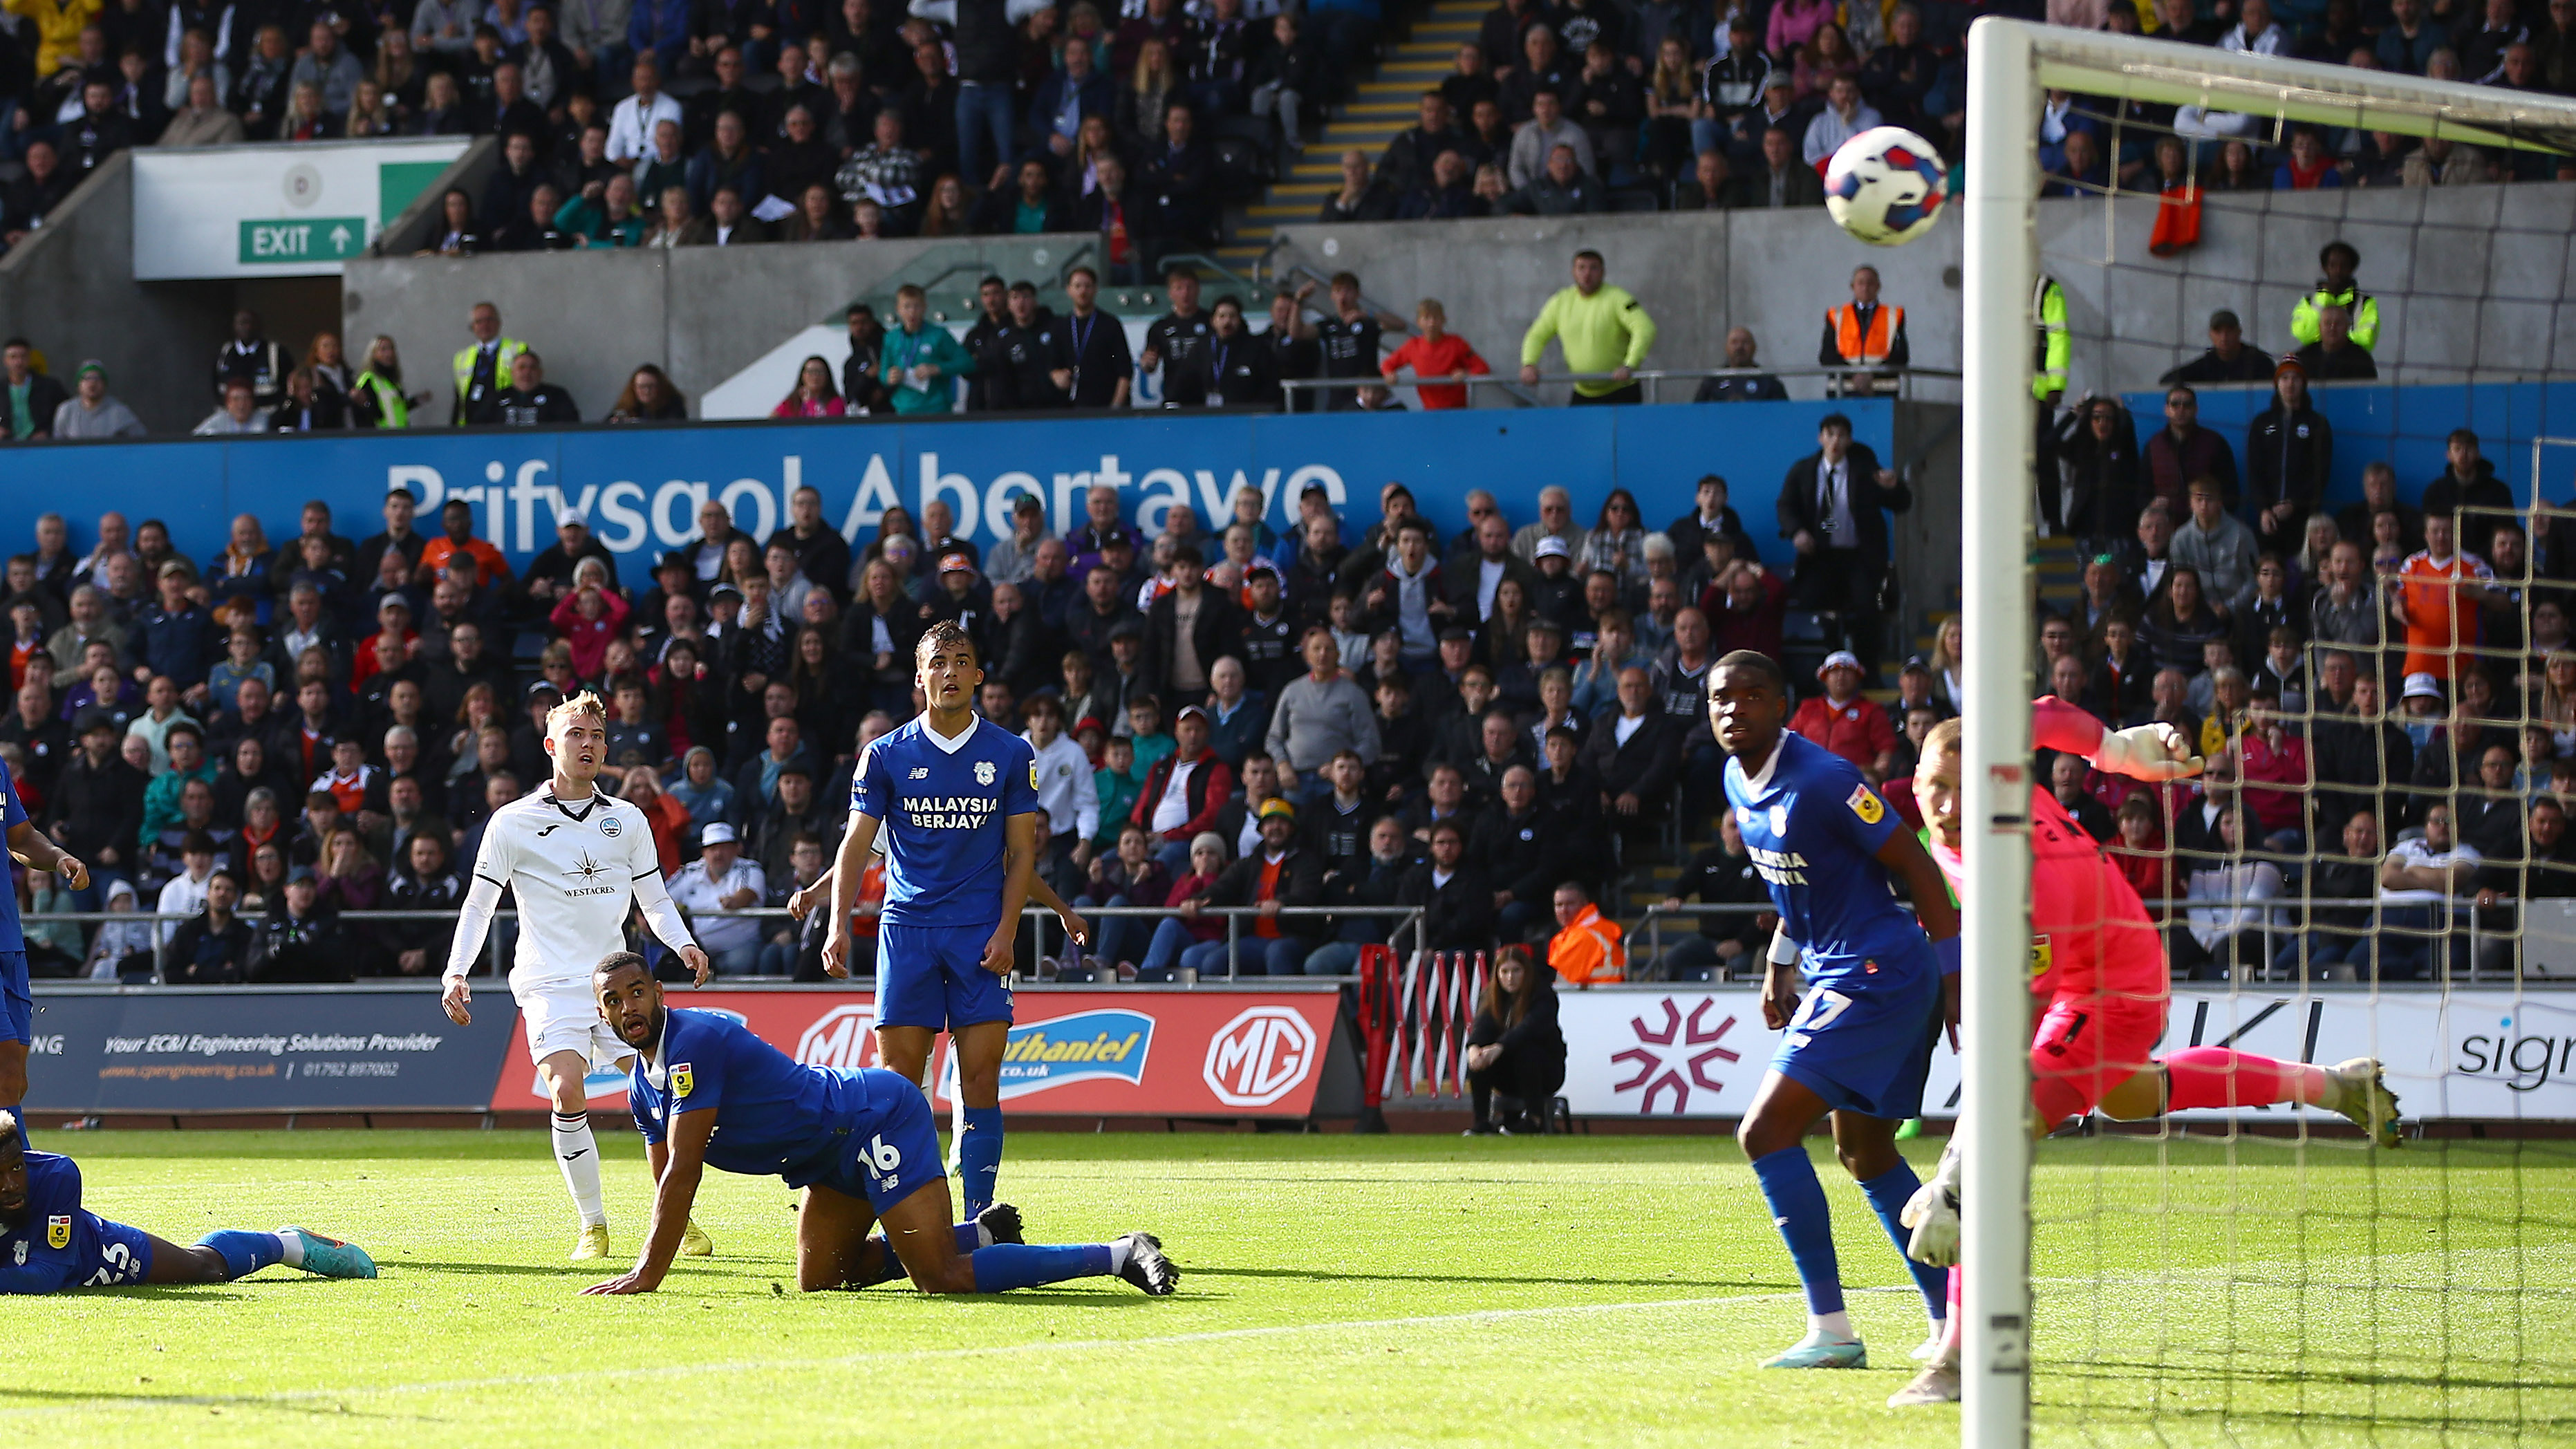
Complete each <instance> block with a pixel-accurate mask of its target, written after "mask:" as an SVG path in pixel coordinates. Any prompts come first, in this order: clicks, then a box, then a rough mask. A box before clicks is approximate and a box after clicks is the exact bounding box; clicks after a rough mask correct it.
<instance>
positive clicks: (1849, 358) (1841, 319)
mask: <svg viewBox="0 0 2576 1449" xmlns="http://www.w3.org/2000/svg"><path fill="white" fill-rule="evenodd" d="M1825 317H1826V319H1827V320H1829V321H1831V322H1832V323H1833V324H1834V347H1835V349H1836V350H1837V351H1839V352H1841V353H1842V355H1843V361H1845V362H1859V363H1873V362H1885V361H1886V360H1887V351H1888V348H1889V347H1890V346H1891V345H1893V344H1894V342H1895V340H1896V329H1897V328H1899V327H1902V326H1904V325H1905V309H1904V308H1902V307H1891V306H1889V305H1887V304H1886V303H1885V302H1881V303H1879V304H1878V306H1877V307H1876V308H1875V309H1874V310H1872V311H1871V313H1870V314H1869V330H1868V331H1866V332H1864V331H1862V330H1861V325H1860V308H1859V307H1857V306H1855V305H1854V304H1852V303H1850V302H1845V303H1844V304H1842V305H1841V306H1839V307H1836V308H1834V309H1833V310H1832V311H1830V312H1827V313H1826V314H1825Z"/></svg>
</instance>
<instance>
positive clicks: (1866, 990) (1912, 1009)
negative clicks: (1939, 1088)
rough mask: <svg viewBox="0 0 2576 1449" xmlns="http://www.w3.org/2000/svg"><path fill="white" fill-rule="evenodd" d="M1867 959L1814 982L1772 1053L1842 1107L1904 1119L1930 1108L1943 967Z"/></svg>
mask: <svg viewBox="0 0 2576 1449" xmlns="http://www.w3.org/2000/svg"><path fill="white" fill-rule="evenodd" d="M1871 964H1873V963H1870V962H1864V963H1862V964H1861V965H1860V966H1857V967H1852V968H1849V969H1837V970H1836V971H1835V972H1834V973H1833V974H1832V975H1831V976H1830V977H1828V978H1827V979H1826V980H1824V981H1822V982H1819V983H1818V984H1816V985H1814V986H1811V987H1809V988H1808V990H1807V994H1806V996H1805V997H1804V999H1802V1000H1800V1001H1799V1003H1798V1014H1797V1015H1796V1016H1795V1017H1792V1018H1791V1019H1790V1022H1789V1030H1788V1032H1787V1033H1786V1034H1785V1035H1783V1036H1782V1037H1781V1039H1780V1049H1779V1050H1778V1051H1777V1052H1775V1053H1773V1054H1772V1057H1771V1070H1773V1071H1775V1072H1778V1073H1779V1074H1780V1075H1782V1076H1784V1077H1787V1078H1788V1079H1789V1080H1791V1081H1793V1082H1796V1083H1798V1084H1799V1085H1800V1086H1803V1087H1805V1088H1807V1089H1808V1090H1809V1091H1812V1092H1814V1093H1815V1094H1816V1095H1817V1096H1819V1097H1822V1098H1824V1099H1825V1105H1827V1106H1829V1107H1831V1108H1833V1109H1834V1110H1835V1111H1837V1112H1857V1113H1859V1114H1861V1115H1862V1116H1864V1117H1888V1118H1897V1119H1903V1118H1906V1117H1912V1116H1916V1115H1919V1114H1920V1113H1921V1112H1922V1110H1923V1079H1924V1077H1925V1076H1926V1075H1928V1074H1929V1073H1930V1072H1931V1070H1932V1044H1933V1042H1934V1041H1935V1040H1937V1039H1938V1038H1939V1037H1940V1034H1941V966H1940V963H1939V961H1938V960H1936V959H1935V958H1934V956H1933V954H1932V945H1931V943H1930V942H1929V941H1926V942H1924V943H1923V946H1922V960H1921V961H1919V962H1910V963H1907V964H1906V965H1903V966H1895V965H1892V964H1882V965H1881V969H1880V970H1878V971H1875V972H1872V971H1870V970H1869V969H1868V967H1869V966H1870V965H1871Z"/></svg>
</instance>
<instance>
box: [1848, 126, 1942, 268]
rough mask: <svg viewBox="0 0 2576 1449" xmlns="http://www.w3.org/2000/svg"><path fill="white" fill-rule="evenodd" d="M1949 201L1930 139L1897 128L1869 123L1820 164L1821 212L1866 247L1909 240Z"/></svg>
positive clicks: (1929, 224) (1928, 226) (1927, 228)
mask: <svg viewBox="0 0 2576 1449" xmlns="http://www.w3.org/2000/svg"><path fill="white" fill-rule="evenodd" d="M1949 199H1950V169H1949V168H1948V167H1947V166H1944V165H1943V164H1941V157H1940V154H1939V153H1938V152H1936V151H1934V150H1933V149H1932V143H1931V142H1929V141H1926V140H1924V139H1923V138H1922V137H1920V136H1918V135H1915V134H1914V133H1913V132H1912V131H1909V130H1907V129H1905V128H1904V127H1903V126H1872V127H1871V128H1869V129H1868V130H1866V131H1863V132H1861V133H1860V134H1859V135H1857V136H1854V137H1852V138H1851V139H1850V140H1848V141H1845V142H1844V143H1842V145H1841V146H1840V147H1838V148H1836V150H1835V151H1834V159H1833V160H1831V161H1829V162H1827V163H1826V164H1825V210H1827V211H1829V212H1831V213H1833V218H1834V221H1835V222H1836V223H1837V224H1839V225H1840V226H1841V227H1842V229H1843V230H1845V231H1847V232H1850V233H1851V234H1852V235H1853V236H1854V237H1857V238H1858V239H1860V240H1862V241H1865V242H1868V243H1869V244H1870V245H1872V246H1880V247H1892V246H1897V245H1900V244H1902V243H1904V242H1910V241H1912V240H1914V239H1915V238H1916V237H1919V236H1921V235H1923V234H1924V233H1925V232H1927V231H1930V230H1931V229H1932V223H1933V222H1935V221H1938V220H1939V219H1940V217H1941V205H1942V203H1943V202H1945V201H1948V200H1949Z"/></svg>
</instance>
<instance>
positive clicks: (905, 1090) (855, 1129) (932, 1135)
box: [814, 1067, 948, 1213]
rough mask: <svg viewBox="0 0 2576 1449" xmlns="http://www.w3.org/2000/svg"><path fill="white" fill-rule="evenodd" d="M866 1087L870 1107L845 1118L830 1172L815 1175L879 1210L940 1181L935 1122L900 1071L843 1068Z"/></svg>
mask: <svg viewBox="0 0 2576 1449" xmlns="http://www.w3.org/2000/svg"><path fill="white" fill-rule="evenodd" d="M847 1075H849V1076H853V1077H856V1078H858V1079H859V1081H860V1082H861V1083H862V1084H864V1085H865V1086H866V1088H867V1094H868V1107H867V1110H866V1111H865V1112H864V1113H862V1114H860V1115H859V1116H857V1117H855V1118H853V1119H852V1120H851V1122H850V1124H849V1134H850V1140H849V1144H848V1146H847V1147H846V1148H845V1149H844V1150H843V1151H842V1153H841V1154H840V1159H839V1161H838V1162H836V1163H835V1164H834V1165H833V1168H832V1170H831V1171H830V1172H828V1173H826V1174H824V1175H823V1176H822V1177H820V1178H817V1179H815V1182H814V1185H815V1186H817V1187H828V1188H830V1189H832V1190H833V1191H834V1192H837V1193H840V1194H842V1195H844V1196H847V1197H863V1198H866V1199H867V1200H868V1203H869V1205H870V1206H872V1207H874V1208H875V1209H876V1210H877V1211H878V1212H879V1213H883V1212H884V1211H885V1210H886V1209H888V1208H890V1207H893V1206H894V1205H895V1204H896V1203H899V1202H901V1201H903V1200H904V1199H905V1198H908V1197H910V1196H912V1195H913V1194H914V1193H916V1192H918V1191H920V1190H921V1189H922V1187H923V1186H924V1185H925V1184H928V1183H932V1182H939V1181H943V1180H945V1179H946V1178H947V1176H948V1165H947V1163H946V1161H945V1160H943V1159H942V1158H941V1157H940V1155H939V1129H938V1124H937V1123H936V1121H935V1120H934V1119H933V1118H932V1117H931V1115H930V1099H929V1098H927V1097H924V1096H923V1095H921V1088H919V1087H917V1086H914V1085H913V1084H912V1083H911V1082H910V1081H908V1080H906V1079H905V1077H904V1075H903V1074H902V1073H900V1072H889V1071H887V1070H885V1069H884V1068H882V1067H867V1068H863V1069H861V1070H859V1071H856V1072H850V1073H847Z"/></svg>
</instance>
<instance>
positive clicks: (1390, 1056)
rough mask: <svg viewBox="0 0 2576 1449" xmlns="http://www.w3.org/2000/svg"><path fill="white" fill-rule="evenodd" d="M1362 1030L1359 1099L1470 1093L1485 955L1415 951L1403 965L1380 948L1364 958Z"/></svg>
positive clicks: (1372, 1103)
mask: <svg viewBox="0 0 2576 1449" xmlns="http://www.w3.org/2000/svg"><path fill="white" fill-rule="evenodd" d="M1359 969H1360V1030H1361V1033H1362V1035H1363V1037H1364V1039H1365V1045H1366V1060H1365V1063H1364V1065H1363V1067H1362V1072H1363V1077H1362V1081H1361V1088H1360V1089H1361V1094H1362V1100H1363V1102H1364V1103H1365V1105H1366V1106H1368V1107H1369V1108H1370V1109H1372V1110H1374V1109H1377V1108H1380V1107H1383V1106H1384V1105H1385V1104H1386V1101H1387V1099H1388V1098H1390V1097H1434V1098H1436V1097H1449V1098H1452V1099H1457V1098H1463V1097H1465V1096H1466V1095H1467V1033H1468V1030H1469V1028H1470V1027H1471V1026H1472V1025H1473V1024H1474V1022H1475V1019H1476V998H1477V997H1478V996H1479V995H1480V994H1482V992H1483V991H1484V989H1485V973H1486V961H1485V953H1484V952H1482V951H1474V952H1469V951H1430V952H1417V953H1415V954H1414V956H1413V957H1412V958H1411V959H1410V960H1400V959H1399V958H1398V957H1397V956H1396V954H1395V953H1394V952H1393V951H1392V950H1389V949H1387V948H1386V947H1383V946H1372V947H1367V948H1365V949H1363V950H1362V951H1361V953H1360V967H1359Z"/></svg>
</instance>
